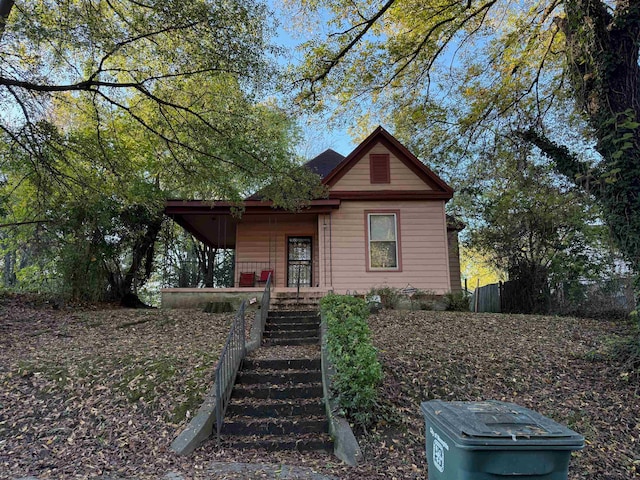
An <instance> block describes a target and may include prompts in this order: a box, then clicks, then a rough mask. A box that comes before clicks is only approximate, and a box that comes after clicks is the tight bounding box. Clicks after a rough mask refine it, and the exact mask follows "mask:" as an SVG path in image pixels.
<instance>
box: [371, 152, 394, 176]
mask: <svg viewBox="0 0 640 480" xmlns="http://www.w3.org/2000/svg"><path fill="white" fill-rule="evenodd" d="M369 166H370V173H371V183H391V171H390V167H389V154H388V153H383V154H375V153H372V154H371V155H369Z"/></svg>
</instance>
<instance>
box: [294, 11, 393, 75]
mask: <svg viewBox="0 0 640 480" xmlns="http://www.w3.org/2000/svg"><path fill="white" fill-rule="evenodd" d="M395 2H396V0H387V3H385V4H384V5H383V6H382V7H381V8H380V10H378V11H377V12H376V14H375V15H374V16H373V17H371V18H370V19H369V20H367V21H366V22H362V23H361V24H360V25H363V27H364V28H363V29H362V30H361V31H360V32H359V33H358V34H357V35H356V36H355V37H354V38H353V39H352V40H351V41H350V42H349V43H348V44H347V45H345V46H344V47H342V49H340V51H339V52H338V53H337V54H336V55H335V56H333V57H332V58H331V59H329V61H328V62H325V63H326V66H325V67H324V68H323V69H322V71H321V72H320V73H319V74H317V75H315V76H314V77H312V78H307V80H308V81H309V82H310V83H311V84H312V85H313V84H315V83H317V82H321V81H322V80H324V79H325V78H326V77H327V75H329V73H330V72H331V70H333V69H334V67H335V66H336V65H338V63H340V61H341V60H342V58H343V57H344V56H345V55H347V54H348V53H349V52H350V51H351V49H352V48H353V47H354V46H355V45H356V44H357V43H358V42H359V41H360V40H361V39H362V37H364V36H365V35H366V34H367V32H368V31H369V30H370V29H371V27H373V25H375V23H376V22H377V21H378V20H379V19H380V17H382V15H384V14H385V12H386V11H387V10H389V8H391V6H392V5H393V4H394V3H395ZM350 30H352V29H349V30H347V31H350Z"/></svg>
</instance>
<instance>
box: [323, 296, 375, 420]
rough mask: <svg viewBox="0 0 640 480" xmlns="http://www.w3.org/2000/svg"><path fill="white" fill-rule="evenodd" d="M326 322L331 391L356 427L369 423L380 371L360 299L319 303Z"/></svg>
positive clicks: (331, 298)
mask: <svg viewBox="0 0 640 480" xmlns="http://www.w3.org/2000/svg"><path fill="white" fill-rule="evenodd" d="M320 308H321V311H322V314H323V317H324V319H325V321H326V322H327V347H328V352H329V357H330V358H331V361H332V362H333V364H334V366H335V370H336V372H335V375H334V377H333V385H332V387H333V390H334V391H335V393H336V394H337V397H338V401H339V404H340V407H341V408H342V409H343V410H344V412H345V414H346V415H347V416H348V417H349V418H350V419H351V420H352V421H353V422H354V423H356V424H357V425H359V426H361V427H366V426H367V425H368V424H370V423H371V421H372V419H373V415H374V408H375V406H376V405H377V399H378V385H380V382H381V381H382V367H381V365H380V362H379V361H378V358H377V356H376V353H377V352H376V349H375V348H374V346H373V345H372V343H371V331H370V330H369V325H368V324H367V317H368V316H369V310H368V307H367V304H366V303H365V301H364V300H363V299H361V298H354V297H350V296H340V295H328V296H326V297H325V298H323V299H322V300H321V302H320Z"/></svg>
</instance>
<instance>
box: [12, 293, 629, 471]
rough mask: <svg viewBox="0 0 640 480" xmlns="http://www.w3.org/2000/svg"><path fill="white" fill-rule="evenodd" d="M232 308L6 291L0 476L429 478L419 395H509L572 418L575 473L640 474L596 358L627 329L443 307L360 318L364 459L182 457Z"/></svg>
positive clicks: (608, 368)
mask: <svg viewBox="0 0 640 480" xmlns="http://www.w3.org/2000/svg"><path fill="white" fill-rule="evenodd" d="M232 318H233V315H232V314H221V315H220V314H218V315H216V314H206V313H202V312H199V311H189V310H143V311H140V310H124V309H118V308H109V309H96V308H95V307H94V308H88V307H86V306H85V307H83V308H81V309H76V310H53V309H51V308H50V307H48V306H46V305H37V306H34V305H31V304H25V303H24V302H20V301H18V300H11V301H4V302H0V352H1V353H0V478H3V479H4V478H16V477H21V476H26V475H35V476H38V477H39V478H42V479H47V478H52V479H54V478H55V479H66V478H90V477H98V476H111V477H112V478H137V479H147V478H149V479H151V478H161V477H162V476H163V475H165V474H166V473H167V472H168V471H172V472H177V473H179V474H181V475H183V476H184V477H185V478H189V479H200V478H202V479H204V478H235V477H232V476H228V475H229V474H228V473H227V474H222V473H220V475H216V473H215V470H213V471H212V470H211V468H209V466H211V465H212V464H214V463H215V462H241V461H244V462H255V463H258V464H271V465H289V466H299V467H307V468H309V469H311V471H317V472H319V473H322V474H326V475H334V476H336V477H338V478H341V479H385V480H393V479H394V478H395V479H398V480H401V479H418V478H421V479H423V478H425V477H426V457H425V450H424V419H423V417H422V414H421V412H420V402H422V401H426V400H430V399H434V398H439V399H444V400H484V399H490V398H491V399H497V400H503V401H508V402H514V403H518V404H520V405H522V406H525V407H527V408H531V409H533V410H536V411H539V412H540V413H542V414H543V415H546V416H549V417H551V418H553V419H554V420H556V421H558V422H560V423H563V424H566V425H568V426H569V427H570V428H572V429H574V430H576V431H578V432H579V433H581V434H583V435H584V436H585V438H586V442H587V445H586V448H585V450H584V451H582V452H577V453H575V454H574V455H573V456H572V459H571V464H570V470H569V472H570V473H569V478H570V479H572V480H579V479H580V480H582V479H587V478H589V479H612V480H613V479H621V480H622V479H629V478H635V477H638V476H639V475H640V474H638V472H637V469H638V468H640V467H639V463H640V438H639V437H640V425H639V421H638V418H640V399H639V398H638V385H637V384H634V383H632V382H630V381H629V380H628V377H625V376H624V375H621V373H620V371H619V370H617V369H616V367H615V365H613V364H611V362H609V361H608V360H607V357H606V356H605V355H603V352H604V351H605V347H604V346H605V343H606V338H607V337H608V336H612V335H617V334H622V333H624V331H625V328H626V327H625V326H623V325H621V324H619V323H611V322H604V321H594V320H585V319H572V318H560V317H539V316H524V315H494V314H468V313H448V312H402V311H383V312H381V313H379V314H377V315H374V316H372V317H371V318H370V325H371V328H372V332H373V338H374V344H375V345H376V347H377V348H378V350H379V357H380V359H381V362H382V364H383V368H384V372H385V379H384V382H383V385H382V387H381V389H382V395H381V405H380V410H379V414H380V416H379V422H378V423H377V425H375V426H374V427H373V428H371V429H370V430H369V431H368V432H366V433H360V442H361V447H362V449H363V452H364V454H365V459H366V463H365V464H364V465H362V466H359V467H356V468H351V467H347V466H345V465H344V464H342V463H341V462H340V461H339V460H337V459H336V458H335V457H333V456H331V455H327V454H325V453H322V452H316V453H311V454H300V453H295V452H274V453H268V452H263V451H258V450H245V451H242V452H238V451H233V450H227V449H224V448H222V449H220V448H217V446H216V444H215V442H214V441H210V442H207V443H205V444H204V445H203V446H202V447H201V448H199V449H198V450H197V451H196V452H195V453H194V454H192V455H190V456H187V457H178V456H176V455H174V454H173V453H172V452H171V451H170V449H169V445H170V444H171V441H172V440H173V439H174V438H175V436H176V434H177V433H178V432H179V431H180V429H181V428H183V427H184V425H186V423H187V422H188V420H189V418H190V417H191V416H192V415H193V414H194V410H197V407H198V405H199V401H200V399H201V398H202V395H203V394H204V393H205V392H206V390H207V389H208V388H209V386H210V384H211V378H212V376H213V371H214V368H215V363H216V360H217V357H218V355H219V354H220V351H221V348H222V345H223V343H224V341H225V338H226V335H227V332H228V329H229V326H230V323H231V320H232ZM249 318H251V317H249ZM261 350H262V349H261ZM280 350H282V352H280V351H279V354H281V355H283V356H288V354H293V356H296V357H298V356H303V355H305V353H306V349H305V348H294V349H290V351H288V352H287V351H286V350H287V349H284V348H281V349H280ZM259 352H260V350H259V351H258V352H256V354H255V356H256V357H257V358H260V356H261V355H260V353H259ZM212 462H214V463H212ZM215 464H217V463H215ZM269 468H270V470H269V469H265V470H264V471H262V469H256V471H255V472H253V473H251V474H248V473H244V474H243V475H244V477H243V478H274V477H273V471H277V468H276V469H275V470H274V469H273V468H271V467H269ZM269 471H271V473H268V472H269ZM225 475H226V476H225Z"/></svg>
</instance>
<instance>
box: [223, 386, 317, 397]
mask: <svg viewBox="0 0 640 480" xmlns="http://www.w3.org/2000/svg"><path fill="white" fill-rule="evenodd" d="M322 395H323V391H322V385H321V384H320V385H317V384H314V385H304V386H295V387H281V386H274V385H270V386H259V387H257V386H254V387H249V386H241V385H237V386H235V387H234V389H233V391H232V392H231V398H232V399H242V398H261V399H266V398H269V399H273V400H287V399H293V398H317V399H321V398H322Z"/></svg>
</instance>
